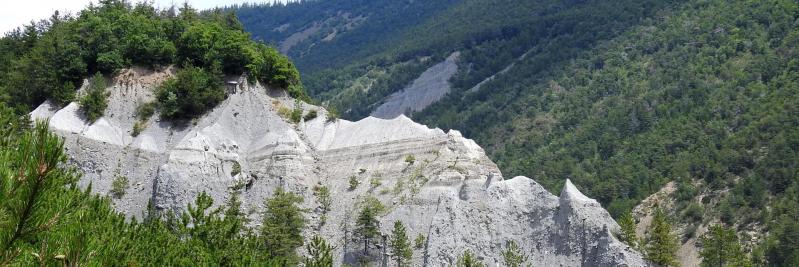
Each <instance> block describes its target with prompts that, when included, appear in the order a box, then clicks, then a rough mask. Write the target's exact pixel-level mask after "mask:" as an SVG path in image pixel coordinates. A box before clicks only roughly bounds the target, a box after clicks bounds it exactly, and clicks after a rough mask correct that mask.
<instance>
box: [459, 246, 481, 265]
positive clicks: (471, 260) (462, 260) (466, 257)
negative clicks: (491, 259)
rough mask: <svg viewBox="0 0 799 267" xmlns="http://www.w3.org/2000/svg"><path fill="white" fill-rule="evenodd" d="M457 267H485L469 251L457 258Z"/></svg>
mask: <svg viewBox="0 0 799 267" xmlns="http://www.w3.org/2000/svg"><path fill="white" fill-rule="evenodd" d="M455 265H456V266H458V267H485V266H486V265H485V263H483V262H482V261H480V260H479V259H477V256H475V255H474V254H473V253H472V251H471V250H467V251H464V252H463V255H461V256H458V261H457V262H456V264H455Z"/></svg>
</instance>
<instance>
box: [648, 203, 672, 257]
mask: <svg viewBox="0 0 799 267" xmlns="http://www.w3.org/2000/svg"><path fill="white" fill-rule="evenodd" d="M678 248H679V243H678V240H677V237H676V236H674V234H672V233H671V223H669V221H668V218H667V217H666V213H665V212H664V211H663V209H661V208H657V209H656V210H655V215H654V217H653V218H652V224H651V225H649V229H647V233H646V246H645V250H646V258H647V259H648V260H650V261H652V262H653V263H655V264H658V265H661V266H679V263H677V249H678Z"/></svg>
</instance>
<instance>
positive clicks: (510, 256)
mask: <svg viewBox="0 0 799 267" xmlns="http://www.w3.org/2000/svg"><path fill="white" fill-rule="evenodd" d="M529 258H530V257H529V256H527V255H525V254H524V252H522V250H521V248H519V245H518V244H516V242H515V241H513V240H510V241H508V242H507V243H505V250H503V251H502V259H504V260H505V266H508V267H520V266H522V264H524V262H526V261H527V260H528V259H529Z"/></svg>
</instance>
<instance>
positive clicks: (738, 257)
mask: <svg viewBox="0 0 799 267" xmlns="http://www.w3.org/2000/svg"><path fill="white" fill-rule="evenodd" d="M699 255H700V256H702V267H725V266H735V267H746V266H752V262H751V261H749V259H748V258H747V257H746V253H745V252H744V251H743V249H741V244H740V243H738V236H736V235H735V230H734V229H727V228H725V227H724V226H721V225H714V226H711V227H710V229H709V231H708V232H707V234H705V236H703V237H702V252H700V253H699Z"/></svg>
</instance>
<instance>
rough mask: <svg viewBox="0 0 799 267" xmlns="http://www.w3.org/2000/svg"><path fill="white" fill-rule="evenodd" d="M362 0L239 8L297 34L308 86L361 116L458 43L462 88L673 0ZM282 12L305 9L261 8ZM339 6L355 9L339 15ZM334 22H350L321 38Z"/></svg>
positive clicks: (571, 47)
mask: <svg viewBox="0 0 799 267" xmlns="http://www.w3.org/2000/svg"><path fill="white" fill-rule="evenodd" d="M367 2H370V3H369V4H364V5H355V4H353V5H350V2H349V1H300V2H296V3H290V4H287V5H280V4H278V5H274V6H272V5H267V6H251V5H248V6H243V7H240V8H239V9H236V12H237V15H238V16H239V17H241V19H242V22H243V24H244V27H245V29H247V30H248V31H251V32H253V35H254V36H255V37H256V38H261V39H264V40H266V41H268V42H271V43H274V44H275V45H277V46H284V45H285V43H286V42H287V41H288V42H292V43H293V42H294V41H296V40H297V38H298V37H303V38H300V39H302V42H300V43H299V44H297V45H295V46H292V48H291V49H288V50H286V51H284V52H287V54H288V55H289V56H290V57H292V58H293V59H294V60H296V61H297V62H298V63H297V64H298V68H299V69H300V71H301V72H302V74H303V82H304V85H305V86H306V88H307V89H308V92H309V94H311V95H312V96H313V97H315V98H316V99H318V100H321V101H323V102H325V103H327V104H328V105H329V106H331V107H333V108H335V109H337V110H339V111H340V112H341V113H342V114H341V115H342V116H343V117H344V118H348V119H359V118H363V117H365V116H367V115H368V114H369V113H370V112H371V111H372V110H373V109H374V108H375V107H377V106H378V105H379V104H380V102H381V101H383V100H384V98H385V97H386V96H388V95H390V94H391V93H393V92H396V91H398V90H400V89H402V88H403V87H404V86H406V85H407V84H408V83H410V82H411V81H412V80H413V79H415V78H416V77H418V75H419V74H421V73H422V72H423V71H424V70H425V69H426V68H427V67H430V66H431V65H433V64H435V63H437V62H438V61H441V60H443V59H444V58H445V57H446V56H447V55H449V54H450V53H452V52H453V51H463V52H464V55H463V58H462V60H461V61H462V62H463V63H464V64H462V65H461V67H462V69H463V70H462V72H461V73H462V74H461V75H458V77H457V78H456V79H455V80H454V81H453V83H454V84H455V85H456V86H459V87H462V88H466V86H472V85H474V84H476V83H478V82H480V81H481V80H483V79H485V78H487V77H489V76H491V75H492V74H494V73H496V72H498V71H500V70H502V69H503V68H505V67H506V66H507V65H508V64H511V63H512V62H515V61H516V60H517V58H519V57H520V56H522V55H523V54H524V53H525V52H528V51H530V50H531V49H534V47H536V49H548V50H547V51H546V53H542V55H540V56H541V58H540V59H541V60H543V61H542V62H556V61H559V60H566V59H569V58H571V57H573V56H574V54H575V53H577V52H578V51H580V50H581V49H584V48H586V47H589V46H591V45H593V44H595V43H596V42H597V41H599V40H604V39H608V38H611V37H612V36H615V35H616V34H619V33H621V32H623V31H624V30H625V29H626V28H627V27H630V26H632V25H635V24H637V23H638V22H639V21H640V20H642V19H644V18H646V17H649V16H652V15H653V14H655V13H656V12H658V10H660V9H662V8H664V7H668V6H670V5H672V1H621V2H619V1H615V2H612V3H611V2H604V1H513V0H496V1H489V2H486V1H476V0H462V1H367ZM383 2H386V3H383ZM283 12H288V13H290V14H293V13H297V14H303V15H301V16H300V15H298V16H290V15H289V16H281V15H268V14H282V13H283ZM292 12H293V13H292ZM312 14H313V15H312ZM341 14H351V15H346V17H349V18H352V17H358V18H361V19H358V20H357V21H353V20H342V19H336V18H339V17H342V16H344V15H341ZM348 21H349V22H348ZM315 25H329V26H327V27H317V26H315ZM342 25H343V26H342ZM345 26H346V27H345ZM337 27H338V28H340V27H344V28H346V29H347V30H346V31H344V32H343V33H341V34H334V35H333V37H332V38H330V39H328V38H327V37H330V36H331V35H330V34H331V33H333V32H334V31H337V30H336V29H337ZM290 29H293V30H290ZM309 29H310V30H309ZM280 32H293V33H291V34H288V33H285V34H280ZM309 33H313V34H309ZM303 44H305V46H303ZM333 57H335V58H333ZM547 64H548V63H547ZM542 66H546V64H544V65H542ZM467 70H468V71H467Z"/></svg>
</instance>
